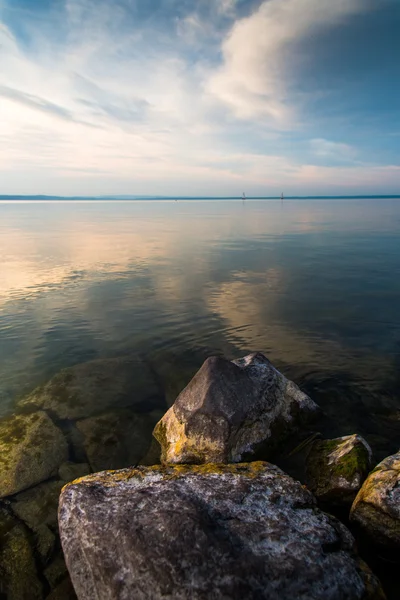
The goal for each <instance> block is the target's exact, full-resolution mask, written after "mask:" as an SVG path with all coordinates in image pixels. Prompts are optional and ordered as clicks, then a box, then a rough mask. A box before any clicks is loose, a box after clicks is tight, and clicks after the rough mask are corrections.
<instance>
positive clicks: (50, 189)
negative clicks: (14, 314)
mask: <svg viewBox="0 0 400 600" xmlns="http://www.w3.org/2000/svg"><path fill="white" fill-rule="evenodd" d="M391 3H392V0H384V4H385V5H386V6H388V5H389V4H391ZM167 4H168V6H167ZM375 10H377V9H376V8H375ZM370 12H371V9H370V3H369V0H367V1H362V0H336V1H335V2H331V1H330V0H318V1H317V0H268V1H260V0H219V1H218V2H215V1H211V0H202V2H199V3H196V4H195V5H193V4H192V3H188V2H186V1H185V0H172V1H171V2H169V3H162V2H158V1H156V0H151V1H149V2H148V3H143V2H139V1H138V0H116V2H113V3H109V2H106V1H105V0H97V1H96V2H94V0H59V1H58V2H55V3H47V2H45V3H43V2H39V1H38V0H34V1H33V2H32V3H31V4H29V5H27V3H26V2H25V1H23V0H12V1H11V0H6V2H5V3H4V4H3V7H2V12H0V22H1V25H0V59H1V61H0V111H1V115H2V127H1V129H0V175H1V180H2V184H3V187H2V189H1V190H0V193H16V194H17V193H54V194H74V195H76V194H111V193H115V194H124V193H125V194H128V193H132V194H191V195H200V194H208V195H212V194H215V195H229V194H235V195H237V194H238V190H239V193H241V191H242V190H243V189H245V190H246V192H247V193H248V194H249V195H250V194H263V195H264V194H267V195H269V194H271V195H272V194H275V193H280V191H281V188H282V186H284V187H285V190H286V189H287V190H288V191H287V193H305V194H307V193H328V192H329V190H332V191H335V192H336V193H337V192H338V191H339V189H340V188H342V189H343V191H344V192H345V191H346V189H347V188H346V186H347V187H348V185H350V187H351V189H353V184H352V183H351V182H353V181H354V180H355V179H357V178H358V174H359V173H360V178H359V182H360V185H363V183H362V182H363V177H362V173H364V172H368V181H370V182H371V183H370V184H369V185H370V186H371V189H370V188H369V187H367V186H365V185H364V187H363V189H361V190H360V193H362V192H367V191H370V192H371V193H372V192H376V191H380V190H381V189H382V190H383V189H385V190H386V191H388V192H390V191H392V192H393V191H394V190H393V189H392V187H391V186H392V185H393V184H392V179H395V176H393V177H392V175H393V174H394V173H395V174H396V175H397V171H396V164H397V163H396V160H395V156H396V150H398V143H399V141H398V137H396V136H388V135H386V134H385V131H387V129H385V128H389V124H387V123H385V122H383V121H382V119H378V120H377V119H376V118H375V121H374V122H372V120H371V119H370V120H369V121H368V122H367V118H369V117H368V115H369V113H366V110H365V108H364V107H363V106H362V105H361V104H360V105H359V106H357V107H356V108H354V107H352V106H350V107H349V106H348V105H347V104H345V101H347V100H348V98H349V96H348V95H342V96H340V102H339V101H338V99H337V97H335V98H334V100H331V94H332V89H333V90H334V92H335V93H336V94H339V93H340V91H341V89H342V88H341V87H340V86H342V85H344V83H343V82H336V83H335V86H334V87H333V83H330V85H331V88H329V89H327V86H326V85H325V87H324V86H322V84H321V86H320V89H319V91H318V94H315V93H313V94H312V95H311V93H310V92H309V91H307V88H310V89H311V87H312V84H313V83H314V84H315V82H312V81H311V80H310V72H312V69H311V66H312V65H315V69H316V72H317V71H318V69H320V68H321V65H320V64H319V63H318V60H319V54H318V52H313V53H312V56H311V58H310V56H309V55H310V46H309V43H311V41H312V42H313V43H314V45H315V44H322V46H321V48H323V49H324V52H325V55H326V56H332V57H333V58H334V57H335V51H336V47H335V46H332V48H331V46H330V44H331V42H329V43H328V41H324V35H323V34H324V32H335V31H339V29H338V28H343V27H347V28H350V29H351V27H353V26H354V22H355V20H354V17H355V16H357V18H358V20H359V23H361V22H364V21H363V19H366V21H365V31H367V25H368V23H370V21H368V18H369V17H368V14H369V13H370ZM395 13H396V14H398V15H400V11H399V10H398V9H396V8H395V4H394V3H393V14H395ZM392 20H393V19H392ZM352 24H353V25H352ZM357 26H358V28H360V24H358V25H357ZM368 26H369V25H368ZM357 35H358V37H357V43H358V44H359V43H360V39H361V40H363V39H364V38H365V35H366V34H365V33H363V31H361V33H360V32H358V34H357ZM363 36H364V37H363ZM326 39H327V40H328V39H331V38H329V36H327V38H326ZM393 43H394V42H393ZM382 44H383V46H382V50H381V52H382V53H384V50H385V48H384V40H383V41H382ZM305 57H307V60H306V58H305ZM333 58H332V60H333ZM310 61H311V62H310ZM349 62H350V63H351V56H350V57H349ZM392 62H393V61H392ZM393 64H394V63H393ZM395 68H397V67H396V66H393V69H395ZM325 70H326V72H327V74H328V75H329V72H330V66H329V65H328V64H327V65H326V69H325ZM302 73H303V74H304V77H303V78H302ZM389 76H390V77H389ZM388 78H389V79H390V81H391V84H390V82H389V80H388V82H387V85H388V86H389V85H391V89H392V94H393V93H394V90H393V77H392V73H389V74H388ZM328 79H329V77H328ZM299 82H300V83H299ZM346 85H347V84H346ZM385 85H386V82H385V81H383V87H382V88H381V89H380V95H381V97H382V93H383V92H382V90H383V89H386V88H385ZM314 87H315V86H314ZM343 89H344V88H343ZM305 90H306V91H305ZM372 97H374V98H375V102H376V108H377V111H378V112H377V113H376V114H378V116H379V114H380V113H379V98H378V97H377V96H373V95H371V96H370V97H369V98H370V99H369V101H371V98H372ZM343 98H344V100H343ZM350 98H351V96H350ZM354 98H356V96H354ZM357 102H359V97H358V96H357ZM318 103H319V104H318ZM353 104H354V103H353ZM382 114H383V113H382ZM382 118H383V117H382ZM349 123H351V126H349ZM357 123H360V127H359V128H358V130H357V131H355V130H354V131H352V127H353V129H354V128H355V126H356V124H357ZM361 125H362V126H361ZM393 125H396V124H393ZM399 127H400V123H398V124H397V130H398V128H399ZM391 129H392V128H391ZM394 129H396V127H394ZM380 136H381V137H380ZM388 140H389V141H388ZM379 143H381V145H382V148H384V149H385V152H380V156H381V157H383V156H384V158H380V159H377V154H376V152H375V154H374V153H373V152H370V147H372V146H373V145H375V146H376V144H379ZM368 144H369V145H370V147H368ZM338 156H340V160H339V161H338ZM338 169H341V171H340V173H341V178H340V180H338V179H337V172H338V171H337V170H338ZM382 170H385V171H384V172H385V173H390V174H391V175H390V177H389V178H387V179H386V180H385V181H384V180H383V179H381V177H382V172H383V171H382ZM21 171H23V172H24V178H21V177H20V173H21ZM305 174H309V176H310V178H309V179H308V180H307V179H306V177H305ZM317 175H318V176H317ZM319 175H321V176H319ZM371 177H372V180H371ZM323 178H325V180H323ZM357 181H358V179H357Z"/></svg>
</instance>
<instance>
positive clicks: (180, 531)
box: [59, 462, 384, 600]
mask: <svg viewBox="0 0 400 600" xmlns="http://www.w3.org/2000/svg"><path fill="white" fill-rule="evenodd" d="M59 527H60V534H61V541H62V546H63V550H64V555H65V558H66V563H67V566H68V570H69V573H70V575H71V579H72V582H73V585H74V588H75V591H76V593H77V596H78V598H79V599H81V600H109V599H110V598H113V599H114V600H128V599H131V598H135V599H136V600H150V599H151V600H158V599H160V600H161V599H165V598H173V599H174V600H189V599H190V600H200V599H201V600H206V599H209V598H215V599H221V600H222V599H223V598H231V599H233V600H235V599H240V600H241V599H242V598H246V599H248V600H251V599H254V600H255V599H257V600H260V599H263V598H265V599H268V600H293V599H294V598H296V600H361V599H362V600H372V599H375V600H378V599H379V598H384V595H383V593H382V591H381V588H380V584H379V582H378V581H377V579H376V578H375V577H374V576H373V575H372V573H371V572H370V571H369V569H368V567H366V565H365V563H363V562H362V561H361V560H360V559H359V558H358V556H357V555H356V553H355V548H354V540H353V538H352V536H351V534H350V533H349V531H348V530H347V529H346V528H345V527H344V526H343V525H342V524H341V523H340V522H339V521H337V520H336V519H335V518H334V517H332V516H329V515H327V514H325V513H323V512H321V511H320V510H319V509H318V508H316V506H315V499H314V497H313V496H312V494H311V493H310V492H309V491H308V490H306V489H305V488H304V487H303V486H302V485H301V484H300V483H298V482H296V481H294V480H293V479H291V478H290V477H289V476H288V475H285V474H284V473H283V471H281V470H280V469H278V467H275V466H273V465H270V464H268V463H263V462H258V463H250V464H239V465H212V464H208V465H200V466H198V465H196V466H191V465H179V466H167V467H162V466H159V467H149V468H146V467H139V468H136V469H124V470H121V471H112V472H103V473H97V474H94V475H89V476H87V477H85V478H83V479H81V480H79V481H77V482H75V483H72V484H69V485H67V486H66V487H65V488H64V489H63V491H62V493H61V497H60V508H59Z"/></svg>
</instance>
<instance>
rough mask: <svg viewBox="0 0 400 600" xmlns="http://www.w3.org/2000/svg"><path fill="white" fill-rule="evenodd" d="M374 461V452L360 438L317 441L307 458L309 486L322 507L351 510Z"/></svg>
mask: <svg viewBox="0 0 400 600" xmlns="http://www.w3.org/2000/svg"><path fill="white" fill-rule="evenodd" d="M371 460H372V451H371V448H370V447H369V445H368V444H367V442H366V441H365V440H364V439H363V438H362V437H361V436H360V435H357V434H355V435H348V436H343V437H340V438H335V439H332V440H317V441H315V442H314V443H313V445H312V447H311V449H310V452H309V455H308V457H307V468H306V481H307V485H308V487H309V489H310V490H311V491H312V492H313V494H314V495H315V496H316V498H317V499H318V500H320V501H321V502H323V503H326V504H329V505H332V506H338V507H346V506H350V505H351V504H352V502H353V500H354V498H355V497H356V495H357V493H358V491H359V489H360V488H361V485H362V483H363V481H364V480H365V478H366V477H367V475H368V473H369V471H370V469H371Z"/></svg>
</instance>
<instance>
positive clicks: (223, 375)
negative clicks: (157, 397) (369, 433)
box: [153, 353, 318, 464]
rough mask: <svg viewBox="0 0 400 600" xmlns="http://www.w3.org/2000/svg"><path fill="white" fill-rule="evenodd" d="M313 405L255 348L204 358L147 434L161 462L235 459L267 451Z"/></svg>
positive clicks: (309, 414)
mask: <svg viewBox="0 0 400 600" xmlns="http://www.w3.org/2000/svg"><path fill="white" fill-rule="evenodd" d="M317 411H318V406H317V405H316V404H315V402H313V400H311V398H309V397H308V396H307V395H306V394H304V393H303V392H302V391H301V390H300V389H299V388H298V387H297V385H296V384H294V383H293V382H292V381H289V380H288V379H286V377H284V376H283V375H282V374H281V373H280V372H279V371H277V370H276V369H275V368H274V367H273V365H272V364H271V363H270V361H269V360H268V359H267V358H266V357H265V356H263V355H262V354H261V353H256V354H250V355H249V356H246V357H244V358H242V359H238V360H235V361H229V360H227V359H225V358H220V357H215V356H214V357H211V358H208V359H207V360H206V361H205V362H204V364H203V366H202V367H201V369H200V370H199V371H198V372H197V373H196V375H195V376H194V377H193V379H192V380H191V381H190V383H189V384H188V385H187V386H186V388H185V389H184V390H183V391H182V392H181V393H180V395H179V396H178V398H177V399H176V401H175V403H174V405H173V406H172V407H171V408H170V409H169V410H168V412H167V413H166V414H165V415H164V417H163V418H162V419H161V421H160V422H159V423H158V424H157V425H156V427H155V429H154V433H153V435H154V436H155V438H156V439H157V440H158V441H159V443H160V444H161V448H162V455H161V460H162V462H163V463H175V464H176V463H194V464H201V463H208V462H224V463H231V462H240V461H241V460H247V459H249V458H251V457H252V456H256V457H260V456H261V457H262V458H268V457H269V456H270V454H271V451H273V450H275V449H276V447H277V446H278V445H280V444H282V443H283V442H285V441H286V440H287V438H288V436H290V435H291V434H293V433H294V432H297V431H298V429H299V428H300V427H301V426H302V425H304V424H306V423H307V421H308V420H309V419H310V417H312V416H313V415H315V414H316V413H317Z"/></svg>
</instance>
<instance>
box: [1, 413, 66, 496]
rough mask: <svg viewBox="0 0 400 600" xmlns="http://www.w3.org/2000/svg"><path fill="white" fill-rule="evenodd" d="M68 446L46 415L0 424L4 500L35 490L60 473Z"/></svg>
mask: <svg viewBox="0 0 400 600" xmlns="http://www.w3.org/2000/svg"><path fill="white" fill-rule="evenodd" d="M67 456H68V445H67V442H66V440H65V438H64V436H63V434H62V433H61V431H60V430H59V429H58V427H56V426H55V425H54V423H53V422H52V420H51V419H50V418H49V417H48V416H47V414H46V413H44V412H35V413H32V414H28V415H25V414H24V415H14V416H12V417H8V418H6V419H2V420H1V421H0V497H2V498H3V497H5V496H10V495H11V494H16V493H17V492H20V491H22V490H25V489H27V488H29V487H32V486H34V485H36V484H38V483H40V482H41V481H44V480H46V479H48V478H49V477H51V476H52V475H54V474H55V473H57V470H58V467H59V466H60V464H61V463H63V462H64V461H65V460H67Z"/></svg>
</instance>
